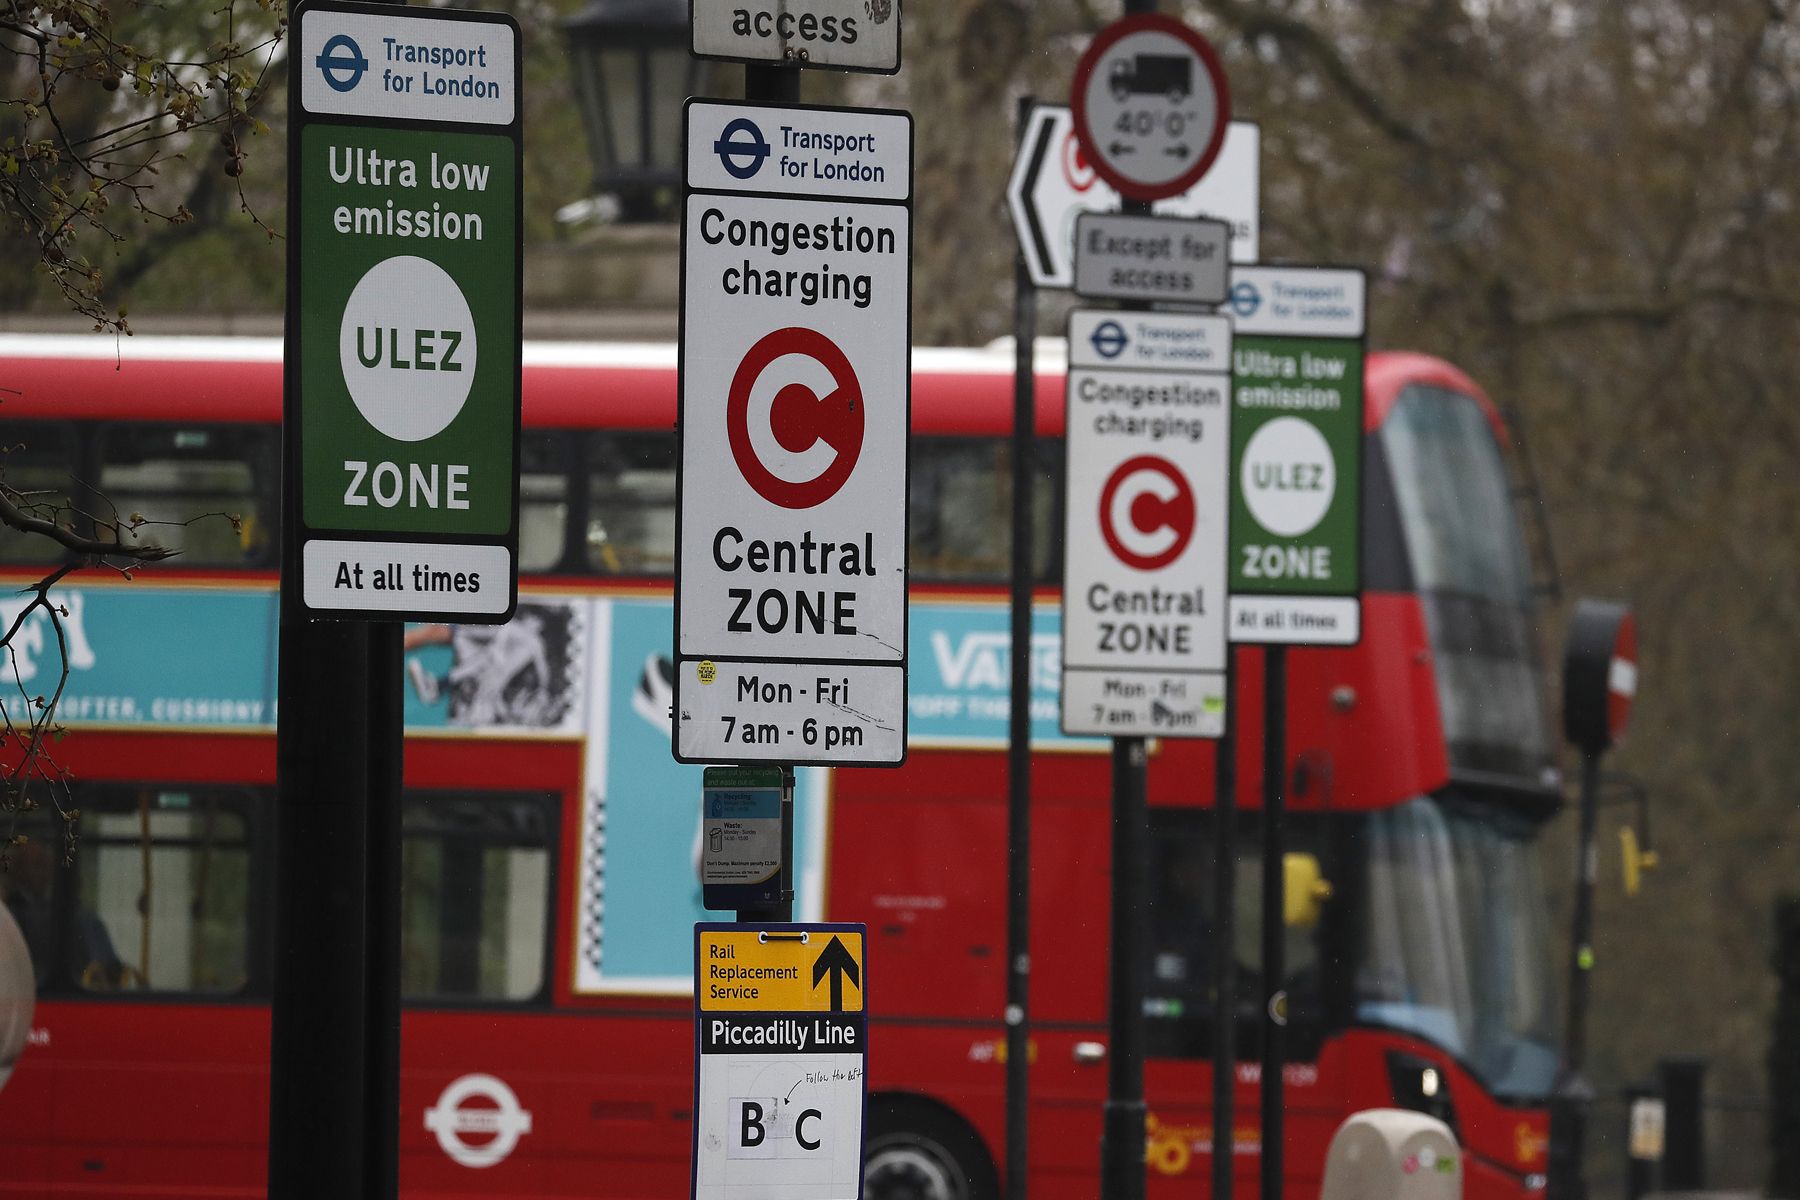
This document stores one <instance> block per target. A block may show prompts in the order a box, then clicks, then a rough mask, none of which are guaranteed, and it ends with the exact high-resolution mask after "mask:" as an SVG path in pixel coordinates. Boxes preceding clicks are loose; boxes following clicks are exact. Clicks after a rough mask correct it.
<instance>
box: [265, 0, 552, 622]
mask: <svg viewBox="0 0 1800 1200" xmlns="http://www.w3.org/2000/svg"><path fill="white" fill-rule="evenodd" d="M293 22H294V29H293V38H294V45H295V48H296V51H297V53H296V56H295V60H294V70H295V71H296V72H297V74H298V80H297V86H296V87H295V88H293V90H292V93H291V95H292V99H291V100H290V110H289V113H290V122H291V128H292V136H291V137H290V138H289V142H288V146H289V150H288V177H289V184H288V187H289V211H290V212H291V213H293V214H294V217H293V219H292V221H291V222H290V227H289V239H288V312H289V314H290V320H289V322H288V341H287V353H286V362H287V366H286V377H285V395H286V398H285V406H286V407H285V411H286V419H287V421H288V422H289V424H290V428H291V429H293V430H294V431H295V436H294V437H293V438H292V439H291V441H290V445H291V447H292V451H291V453H290V458H289V461H288V463H287V472H288V475H289V484H288V488H289V503H290V504H292V505H293V508H292V509H291V510H290V511H293V512H295V513H296V514H297V521H296V527H297V535H298V539H297V540H298V546H299V575H300V580H299V582H300V586H299V589H298V594H299V597H300V600H301V602H302V604H303V606H304V608H305V609H306V610H307V611H308V612H309V613H311V614H313V615H315V616H330V617H366V618H407V619H412V620H455V621H458V622H463V623H472V622H473V623H487V622H500V621H504V620H506V619H507V618H508V617H509V616H510V615H511V614H512V611H513V605H514V602H515V599H516V597H517V593H518V570H517V557H518V554H517V551H518V508H519V505H518V491H519V488H518V477H519V466H518V432H519V387H520V374H519V370H520V368H519V329H520V326H519V313H520V297H521V288H522V279H523V277H522V275H521V271H520V236H521V233H520V230H521V226H520V223H519V217H518V213H519V208H520V195H521V182H520V179H521V174H520V162H521V145H522V142H521V129H520V119H519V79H520V73H519V32H518V26H517V24H516V23H515V22H514V21H513V20H512V18H510V17H507V16H504V15H501V14H496V13H480V12H448V11H442V10H427V9H410V8H397V7H391V6H387V5H376V4H355V3H338V2H334V0H320V2H318V3H309V4H302V5H300V6H298V7H297V8H296V9H295V11H294V16H293Z"/></svg>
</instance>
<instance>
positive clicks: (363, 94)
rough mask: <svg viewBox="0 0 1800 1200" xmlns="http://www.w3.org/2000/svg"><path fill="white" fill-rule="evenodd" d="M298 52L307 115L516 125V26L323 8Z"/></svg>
mask: <svg viewBox="0 0 1800 1200" xmlns="http://www.w3.org/2000/svg"><path fill="white" fill-rule="evenodd" d="M298 50H299V59H300V61H299V64H298V65H299V66H300V71H299V74H300V103H301V105H302V106H304V107H305V109H306V111H307V112H310V113H319V114H324V115H331V116H345V117H385V118H398V119H401V120H408V121H454V122H458V123H471V124H482V125H510V124H512V121H513V113H514V102H515V99H516V97H517V95H518V87H517V81H516V79H515V76H514V74H513V64H514V62H515V60H516V59H517V52H516V50H515V48H514V33H513V28H512V26H511V25H507V24H502V23H499V22H496V21H470V20H460V19H458V18H456V17H455V16H453V15H450V14H443V15H442V16H439V15H437V14H433V15H432V16H431V17H430V18H424V19H422V18H419V17H393V16H387V15H384V14H377V13H365V12H344V11H342V10H340V9H335V8H315V9H313V10H311V11H310V12H308V13H307V14H306V20H305V21H304V22H302V23H301V29H300V45H299V47H298ZM315 68H316V69H315Z"/></svg>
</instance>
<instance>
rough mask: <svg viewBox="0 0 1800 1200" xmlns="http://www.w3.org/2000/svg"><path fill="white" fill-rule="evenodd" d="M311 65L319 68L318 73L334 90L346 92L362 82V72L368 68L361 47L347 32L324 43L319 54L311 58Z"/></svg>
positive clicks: (367, 62) (367, 61)
mask: <svg viewBox="0 0 1800 1200" xmlns="http://www.w3.org/2000/svg"><path fill="white" fill-rule="evenodd" d="M313 66H315V67H317V68H319V74H320V75H322V76H324V77H325V82H326V83H327V84H329V85H330V86H331V90H332V91H334V92H347V91H350V90H351V89H352V88H354V87H355V86H356V85H357V84H359V83H361V82H362V77H363V73H364V72H365V71H367V70H368V69H369V60H368V59H366V58H364V57H363V52H362V47H361V46H359V45H357V44H356V39H355V38H353V37H351V36H350V35H349V34H347V33H340V34H337V35H335V36H334V37H332V38H331V39H330V40H329V41H327V42H326V43H325V48H324V49H322V50H320V51H319V56H318V57H317V58H315V59H313Z"/></svg>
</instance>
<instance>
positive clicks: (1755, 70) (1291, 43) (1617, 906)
mask: <svg viewBox="0 0 1800 1200" xmlns="http://www.w3.org/2000/svg"><path fill="white" fill-rule="evenodd" d="M1161 7H1162V11H1164V12H1165V13H1179V14H1180V15H1181V16H1182V17H1183V18H1184V19H1186V20H1187V21H1188V22H1189V23H1190V24H1193V25H1194V26H1195V27H1197V28H1199V29H1200V30H1201V31H1202V32H1204V33H1205V34H1206V35H1207V36H1208V37H1209V38H1210V39H1211V40H1212V41H1213V43H1214V44H1215V46H1217V47H1218V48H1219V50H1220V52H1221V54H1222V56H1223V58H1224V61H1225V63H1226V67H1227V71H1228V73H1229V76H1230V80H1231V87H1232V94H1233V103H1234V108H1235V113H1236V115H1237V116H1239V117H1241V118H1244V119H1249V120H1253V121H1256V122H1258V123H1259V124H1260V125H1261V127H1262V134H1263V154H1262V220H1263V240H1262V256H1263V258H1264V259H1265V260H1267V261H1274V262H1279V261H1289V262H1331V263H1350V264H1357V265H1361V266H1363V267H1365V268H1366V269H1368V270H1369V271H1370V272H1371V278H1372V281H1373V283H1374V289H1373V298H1372V303H1371V320H1372V323H1373V336H1372V343H1373V344H1374V345H1375V346H1377V347H1404V348H1409V349H1417V350H1422V351H1427V352H1431V353H1435V354H1440V355H1442V356H1444V357H1446V358H1448V359H1450V360H1451V361H1453V362H1456V363H1458V364H1460V365H1462V366H1464V367H1465V368H1467V369H1468V370H1469V371H1470V372H1471V373H1472V374H1473V375H1474V376H1475V377H1476V378H1477V379H1478V380H1479V381H1480V382H1481V383H1482V384H1483V385H1484V386H1485V387H1486V388H1487V389H1488V390H1489V392H1490V393H1491V394H1492V395H1493V396H1494V397H1495V399H1496V400H1497V401H1498V402H1500V403H1501V404H1502V405H1503V406H1505V407H1506V408H1507V409H1508V411H1509V413H1510V414H1511V415H1512V416H1513V417H1514V419H1515V421H1516V422H1517V423H1518V425H1519V426H1520V427H1522V428H1523V429H1525V430H1527V431H1528V432H1529V435H1530V440H1531V444H1532V449H1533V451H1534V455H1535V457H1536V459H1537V465H1538V468H1539V473H1540V475H1541V480H1542V483H1543V485H1544V489H1545V492H1546V501H1547V505H1548V508H1549V516H1550V524H1551V526H1552V528H1553V530H1554V531H1555V540H1556V549H1557V551H1558V557H1559V559H1560V565H1561V568H1562V575H1563V583H1564V586H1565V592H1566V596H1568V597H1572V596H1573V595H1576V594H1588V595H1600V596H1608V597H1615V598H1619V599H1624V600H1628V601H1629V602H1630V603H1631V604H1632V605H1633V606H1634V607H1635V608H1636V610H1637V612H1638V615H1639V618H1640V628H1641V630H1642V633H1643V643H1642V658H1643V663H1644V674H1643V679H1644V691H1643V694H1642V695H1641V697H1640V698H1639V703H1638V704H1637V706H1636V710H1635V713H1634V717H1633V728H1632V730H1631V731H1630V733H1629V735H1628V737H1627V740H1626V743H1625V745H1624V747H1623V748H1622V750H1621V751H1620V752H1619V753H1618V754H1617V755H1616V756H1615V759H1616V761H1612V762H1611V763H1610V764H1609V765H1611V766H1616V767H1620V768H1623V769H1627V770H1630V771H1632V772H1634V773H1635V774H1637V775H1639V776H1640V777H1642V778H1643V779H1644V780H1645V781H1646V782H1647V783H1648V784H1649V786H1650V788H1651V790H1652V792H1653V794H1654V797H1655V805H1656V814H1657V831H1658V839H1659V843H1660V849H1661V850H1662V859H1663V863H1664V867H1663V869H1662V870H1660V871H1659V872H1657V873H1656V874H1654V875H1652V876H1651V877H1650V878H1649V879H1648V881H1647V883H1646V887H1645V893H1644V894H1643V896H1642V897H1640V898H1639V899H1638V900H1636V901H1633V902H1629V903H1628V902H1627V901H1625V900H1623V899H1622V897H1621V895H1620V892H1619V890H1618V888H1617V887H1616V886H1615V885H1616V880H1617V875H1618V868H1617V858H1616V856H1614V855H1608V856H1607V858H1606V860H1605V862H1606V866H1605V868H1604V870H1603V879H1602V882H1603V885H1604V886H1603V890H1602V893H1601V895H1600V899H1599V914H1598V935H1599V936H1598V940H1597V944H1596V950H1597V954H1598V961H1599V969H1598V971H1597V973H1596V977H1595V990H1594V1005H1595V1007H1594V1013H1595V1016H1594V1019H1593V1022H1592V1028H1591V1030H1590V1033H1591V1038H1592V1049H1591V1054H1590V1074H1591V1075H1592V1076H1593V1077H1594V1078H1595V1080H1596V1081H1597V1083H1598V1084H1599V1086H1600V1087H1601V1088H1602V1090H1603V1092H1611V1091H1613V1090H1614V1089H1617V1088H1618V1087H1619V1086H1620V1085H1622V1084H1623V1083H1624V1082H1625V1081H1627V1080H1629V1079H1636V1078H1643V1077H1646V1076H1647V1075H1648V1073H1649V1070H1650V1067H1651V1065H1652V1063H1653V1061H1654V1059H1655V1058H1656V1057H1657V1056H1658V1055H1660V1054H1665V1053H1674V1052H1683V1053H1699V1054H1703V1055H1706V1056H1708V1057H1709V1058H1711V1060H1712V1062H1713V1064H1714V1066H1713V1071H1712V1074H1711V1076H1710V1078H1709V1085H1710V1087H1711V1088H1712V1089H1713V1090H1714V1091H1715V1092H1718V1093H1723V1094H1726V1095H1737V1096H1759V1095H1761V1094H1763V1086H1764V1085H1763V1079H1764V1076H1763V1063H1764V1051H1765V1047H1766V1046H1767V1044H1768V1038H1769V1029H1770V1020H1771V1013H1772V1007H1773V999H1774V995H1773V993H1774V986H1773V979H1772V977H1771V975H1770V973H1769V971H1768V967H1767V964H1768V962H1769V949H1770V948H1769V928H1770V918H1769V912H1770V906H1771V904H1772V902H1773V899H1774V897H1775V896H1776V895H1777V894H1778V893H1779V892H1780V891H1781V890H1783V889H1784V888H1788V889H1791V886H1792V883H1791V880H1792V864H1793V862H1794V861H1795V852H1796V847H1797V846H1800V805H1797V804H1796V800H1795V793H1794V785H1793V783H1792V781H1793V780H1794V779H1795V778H1796V776H1797V774H1800V740H1797V739H1795V738H1794V736H1793V735H1792V732H1791V726H1792V724H1793V720H1794V714H1795V713H1796V712H1800V672H1795V671H1793V670H1791V669H1789V668H1788V667H1787V664H1788V663H1790V662H1792V661H1794V660H1795V659H1796V658H1800V633H1797V632H1796V630H1797V628H1800V623H1797V622H1796V620H1795V615H1796V614H1795V611H1794V610H1795V608H1796V606H1800V599H1797V597H1800V537H1796V533H1797V532H1800V531H1797V530H1796V525H1797V524H1800V466H1797V464H1800V409H1797V408H1796V406H1795V405H1794V404H1793V403H1792V401H1791V398H1790V394H1791V392H1792V390H1793V386H1794V385H1793V381H1794V380H1795V379H1797V378H1800V338H1796V337H1795V336H1794V333H1795V328H1796V323H1795V318H1796V316H1797V315H1800V196H1797V195H1796V180H1797V179H1800V176H1797V175H1796V174H1795V172H1794V170H1793V165H1792V164H1793V163H1794V162H1796V161H1800V157H1797V155H1796V151H1797V150H1800V145H1797V144H1796V139H1797V138H1800V34H1797V31H1796V28H1795V21H1794V18H1795V11H1794V5H1793V3H1792V0H1650V2H1648V3H1634V4H1629V5H1626V4H1594V5H1581V4H1569V3H1565V2H1563V0H1391V2H1389V3H1383V4H1343V3H1340V2H1338V0H1182V2H1179V3H1178V2H1176V0H1164V2H1163V4H1162V6H1161ZM1118 15H1119V8H1118V6H1117V5H1111V4H1104V5H1103V4H1100V3H1097V2H1094V3H1086V2H1081V0H1042V2H1040V3H1038V4H1034V5H1029V6H1026V5H1016V4H1006V3H1002V2H999V0H994V2H989V3H981V2H979V0H911V2H910V3H909V6H908V8H907V10H906V21H907V28H906V38H907V40H906V47H907V49H906V53H907V63H906V68H905V70H904V71H903V72H902V75H901V77H900V79H899V80H897V81H895V82H894V83H892V84H889V85H864V86H865V87H866V88H868V89H869V90H870V92H871V93H878V94H882V95H885V96H886V97H887V98H889V99H892V100H896V101H901V102H905V103H906V104H907V106H908V107H910V108H912V109H913V111H914V113H915V117H916V128H917V136H918V149H917V156H918V189H917V192H918V197H919V199H918V224H917V229H918V231H919V232H918V242H919V246H918V251H917V264H918V274H917V278H916V281H915V294H916V296H917V298H918V303H917V310H916V313H915V322H914V328H915V331H916V333H917V335H918V336H919V337H920V339H921V340H929V341H940V342H953V343H959V344H967V343H980V342H983V341H985V340H987V339H989V338H992V337H996V336H1000V335H1002V334H1005V333H1007V332H1009V331H1010V327H1011V273H1012V261H1013V238H1012V232H1011V229H1010V225H1009V223H1008V221H1007V219H1006V216H1005V212H1004V208H1003V205H1002V203H1001V189H1002V187H1003V185H1004V179H1005V174H1006V170H1007V166H1008V164H1009V162H1010V159H1011V152H1010V145H1011V140H1010V139H1011V136H1012V132H1011V131H1012V121H1013V100H1014V98H1015V97H1017V96H1018V95H1021V94H1025V93H1033V94H1036V95H1037V96H1039V97H1041V98H1043V99H1046V100H1049V101H1053V102H1063V101H1064V99H1065V97H1066V94H1067V90H1068V81H1069V77H1070V69H1071V67H1072V65H1073V63H1074V60H1075V58H1076V56H1077V54H1078V52H1079V50H1080V48H1081V46H1082V45H1083V44H1084V43H1085V37H1086V36H1087V35H1088V34H1090V33H1091V32H1093V31H1095V30H1097V29H1098V28H1099V27H1100V26H1101V25H1103V24H1104V23H1105V22H1107V21H1110V20H1112V19H1113V18H1115V17H1117V16H1118ZM1066 304H1067V300H1066V299H1065V298H1063V297H1061V296H1051V297H1046V298H1045V301H1044V304H1043V314H1044V315H1043V320H1042V323H1041V328H1042V329H1043V331H1044V332H1047V333H1048V332H1054V331H1055V330H1056V327H1057V324H1058V321H1059V315H1058V314H1059V313H1060V310H1061V309H1062V308H1063V307H1065V306H1066ZM1564 616H1565V609H1564V607H1563V605H1562V604H1551V605H1548V606H1546V608H1545V610H1544V612H1543V625H1542V628H1541V630H1540V641H1541V644H1542V646H1543V647H1544V649H1545V651H1546V652H1547V654H1548V655H1549V657H1550V659H1551V662H1552V666H1553V667H1554V665H1555V661H1556V659H1557V658H1558V657H1559V656H1560V651H1561V646H1562V622H1563V619H1564ZM1551 682H1552V684H1553V685H1554V683H1555V680H1554V679H1552V681H1551ZM1614 819H1615V818H1613V817H1610V816H1609V817H1608V818H1607V822H1608V824H1607V826H1606V827H1605V828H1604V829H1603V832H1605V833H1606V834H1607V836H1610V828H1611V823H1612V822H1613V820H1614ZM1569 825H1570V819H1569V818H1567V817H1565V818H1563V819H1561V820H1559V821H1558V822H1557V824H1556V825H1555V826H1553V828H1552V830H1551V840H1550V843H1549V846H1548V853H1547V855H1546V858H1545V866H1546V869H1547V872H1548V874H1549V877H1550V879H1551V881H1552V883H1553V886H1554V888H1555V889H1556V892H1557V896H1558V899H1559V902H1560V903H1562V904H1563V905H1565V908H1566V903H1567V889H1568V885H1569V882H1570V880H1571V879H1572V876H1573V847H1572V844H1571V843H1572V837H1571V834H1570V830H1569V828H1568V827H1569ZM1567 928H1568V926H1567V921H1566V920H1560V921H1559V922H1558V923H1557V924H1556V926H1555V934H1556V939H1555V947H1554V953H1555V954H1556V956H1557V959H1556V961H1557V962H1558V963H1560V962H1561V956H1562V955H1563V954H1565V953H1566V952H1567V948H1566V941H1565V939H1566V937H1567V932H1566V931H1567ZM1615 1113H1616V1110H1615ZM1597 1119H1598V1121H1599V1124H1598V1126H1597V1132H1596V1134H1595V1136H1594V1139H1593V1142H1594V1144H1595V1145H1596V1147H1597V1150H1596V1152H1597V1154H1598V1155H1600V1156H1601V1157H1599V1158H1597V1159H1596V1166H1598V1167H1604V1168H1606V1169H1610V1170H1611V1171H1613V1172H1615V1173H1616V1172H1617V1171H1618V1169H1619V1164H1620V1161H1621V1155H1622V1151H1621V1150H1620V1149H1619V1148H1618V1146H1617V1144H1616V1142H1609V1140H1608V1136H1609V1134H1610V1133H1611V1132H1612V1129H1613V1125H1615V1124H1618V1125H1620V1126H1621V1128H1622V1119H1623V1118H1622V1116H1621V1117H1618V1118H1617V1120H1615V1119H1614V1115H1611V1114H1609V1113H1608V1112H1602V1113H1601V1114H1600V1115H1599V1117H1598V1118H1597ZM1719 1129H1720V1131H1721V1136H1729V1137H1730V1138H1731V1139H1732V1140H1731V1141H1730V1143H1729V1144H1728V1145H1726V1144H1721V1145H1717V1146H1715V1147H1714V1153H1713V1154H1712V1155H1711V1156H1710V1161H1711V1162H1712V1163H1713V1164H1715V1172H1716V1173H1717V1174H1719V1175H1720V1176H1721V1181H1722V1182H1727V1183H1732V1182H1735V1183H1738V1184H1740V1185H1743V1186H1749V1185H1753V1184H1756V1183H1758V1182H1760V1181H1761V1178H1762V1176H1763V1172H1762V1167H1761V1165H1760V1163H1761V1162H1762V1161H1763V1154H1764V1149H1763V1143H1762V1138H1761V1136H1760V1133H1759V1131H1758V1129H1757V1128H1756V1127H1755V1122H1754V1121H1752V1122H1750V1124H1749V1127H1745V1126H1743V1125H1742V1124H1739V1125H1737V1126H1736V1127H1735V1131H1728V1127H1727V1126H1726V1125H1724V1123H1721V1124H1720V1126H1719Z"/></svg>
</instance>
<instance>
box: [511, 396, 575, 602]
mask: <svg viewBox="0 0 1800 1200" xmlns="http://www.w3.org/2000/svg"><path fill="white" fill-rule="evenodd" d="M571 440H572V435H570V434H568V433H552V432H549V431H537V430H533V431H531V432H529V433H527V434H526V435H525V440H524V442H523V443H522V444H521V445H520V446H519V570H521V571H529V572H535V573H538V574H543V573H547V572H551V571H556V570H559V569H562V567H563V560H564V559H565V558H566V557H567V554H568V542H569V445H570V442H571Z"/></svg>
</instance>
